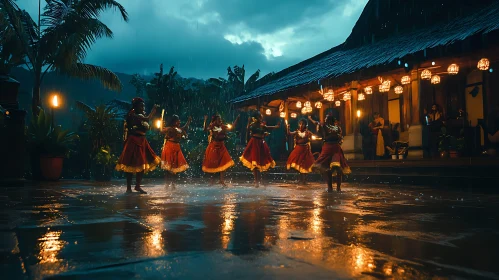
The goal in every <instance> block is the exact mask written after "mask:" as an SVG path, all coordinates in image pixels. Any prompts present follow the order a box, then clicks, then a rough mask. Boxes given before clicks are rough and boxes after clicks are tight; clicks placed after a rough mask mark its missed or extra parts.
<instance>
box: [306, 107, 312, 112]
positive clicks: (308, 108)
mask: <svg viewBox="0 0 499 280" xmlns="http://www.w3.org/2000/svg"><path fill="white" fill-rule="evenodd" d="M305 108H307V113H311V112H312V110H313V109H312V107H305Z"/></svg>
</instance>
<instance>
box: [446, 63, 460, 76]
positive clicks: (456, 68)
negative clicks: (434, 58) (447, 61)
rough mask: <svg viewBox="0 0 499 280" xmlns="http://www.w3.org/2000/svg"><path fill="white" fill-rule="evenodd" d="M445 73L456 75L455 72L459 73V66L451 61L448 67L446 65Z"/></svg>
mask: <svg viewBox="0 0 499 280" xmlns="http://www.w3.org/2000/svg"><path fill="white" fill-rule="evenodd" d="M447 73H449V74H450V75H456V74H457V73H459V66H457V64H455V63H452V64H451V65H449V67H447Z"/></svg>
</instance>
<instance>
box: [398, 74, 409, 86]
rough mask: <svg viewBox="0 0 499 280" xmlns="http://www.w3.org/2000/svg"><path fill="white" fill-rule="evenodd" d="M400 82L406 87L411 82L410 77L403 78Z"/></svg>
mask: <svg viewBox="0 0 499 280" xmlns="http://www.w3.org/2000/svg"><path fill="white" fill-rule="evenodd" d="M400 82H401V83H402V84H403V85H408V84H409V83H410V82H411V77H410V76H403V77H402V79H401V80H400Z"/></svg>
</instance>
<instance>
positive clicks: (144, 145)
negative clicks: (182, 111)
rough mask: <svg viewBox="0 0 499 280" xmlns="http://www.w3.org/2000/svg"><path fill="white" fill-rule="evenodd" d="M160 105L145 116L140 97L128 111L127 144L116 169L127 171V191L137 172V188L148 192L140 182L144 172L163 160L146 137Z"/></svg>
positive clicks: (130, 187) (126, 124) (130, 190)
mask: <svg viewBox="0 0 499 280" xmlns="http://www.w3.org/2000/svg"><path fill="white" fill-rule="evenodd" d="M157 107H158V106H157V105H154V107H153V108H152V110H151V112H150V113H149V115H148V116H145V103H144V100H143V99H142V98H140V97H136V98H134V99H132V109H131V110H130V111H129V112H128V114H127V116H126V120H125V127H124V128H125V131H124V140H125V146H124V147H123V152H122V153H121V156H120V158H119V159H118V164H117V165H116V170H118V171H124V172H125V173H126V192H127V193H131V192H132V177H133V173H136V184H135V190H136V191H138V192H140V193H143V194H145V193H147V192H146V191H144V190H143V189H142V187H141V186H140V183H141V182H142V177H143V176H144V173H147V172H149V171H152V170H154V169H155V168H156V166H157V165H158V164H159V163H160V162H161V159H160V158H159V157H158V156H157V155H156V154H155V153H154V151H153V149H152V148H151V146H150V145H149V142H147V139H146V131H147V130H148V129H149V123H148V122H149V119H150V118H151V116H152V115H154V113H155V112H156V108H157Z"/></svg>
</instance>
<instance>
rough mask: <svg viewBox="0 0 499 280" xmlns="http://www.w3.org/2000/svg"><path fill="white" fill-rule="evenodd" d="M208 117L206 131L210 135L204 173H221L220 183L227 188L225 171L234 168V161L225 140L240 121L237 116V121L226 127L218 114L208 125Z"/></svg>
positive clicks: (205, 118)
mask: <svg viewBox="0 0 499 280" xmlns="http://www.w3.org/2000/svg"><path fill="white" fill-rule="evenodd" d="M207 119H208V116H204V125H203V127H204V131H209V132H210V135H209V138H208V142H209V144H208V147H207V148H206V152H205V154H204V160H203V167H202V169H203V172H206V173H220V181H219V183H220V184H221V185H222V186H224V187H226V186H227V185H226V184H225V181H224V175H225V171H226V170H227V169H229V168H230V167H232V166H234V161H233V160H232V158H231V157H230V155H229V152H228V151H227V148H226V147H225V143H224V142H225V140H226V139H227V131H228V130H231V129H232V128H233V127H236V125H237V122H238V120H239V116H237V118H236V120H235V121H234V123H233V124H232V125H230V124H229V125H226V124H224V123H223V122H222V118H221V117H220V115H218V114H216V115H213V117H211V122H210V124H209V125H206V120H207Z"/></svg>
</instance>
